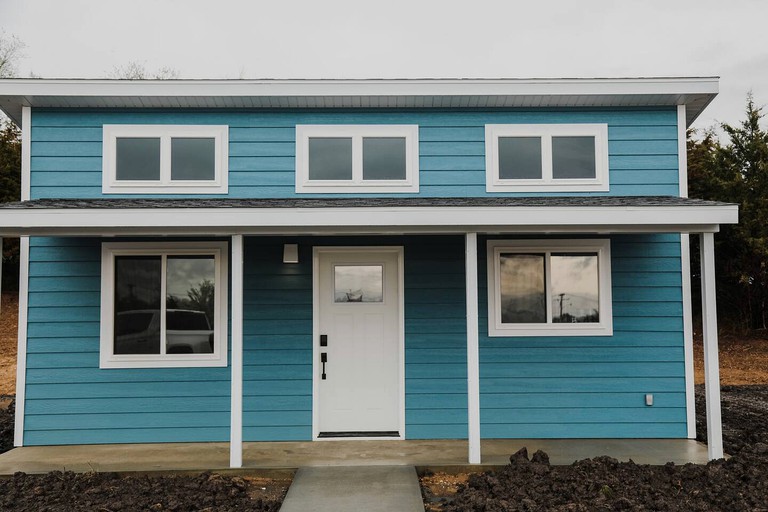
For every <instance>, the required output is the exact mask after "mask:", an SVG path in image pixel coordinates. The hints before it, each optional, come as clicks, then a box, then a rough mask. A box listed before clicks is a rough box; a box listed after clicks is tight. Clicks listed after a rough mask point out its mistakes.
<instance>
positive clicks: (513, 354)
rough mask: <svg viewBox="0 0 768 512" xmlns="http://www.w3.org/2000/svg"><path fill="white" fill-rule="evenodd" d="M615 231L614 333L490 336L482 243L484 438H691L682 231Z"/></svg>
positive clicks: (481, 337) (482, 419)
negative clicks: (648, 402)
mask: <svg viewBox="0 0 768 512" xmlns="http://www.w3.org/2000/svg"><path fill="white" fill-rule="evenodd" d="M610 238H611V256H612V261H611V266H612V286H613V289H612V294H613V330H614V333H613V336H573V337H564V336H563V337H559V336H558V337H488V336H487V333H488V329H487V325H488V315H487V286H486V283H487V279H486V265H485V264H484V262H485V241H484V240H483V241H482V242H481V243H480V247H479V249H480V252H481V257H480V258H481V260H480V261H481V264H480V274H481V275H480V283H481V290H480V294H479V296H480V405H481V412H480V419H481V436H482V437H484V438H600V437H608V438H623V437H638V438H681V437H686V435H687V423H686V400H685V355H684V345H683V318H682V294H681V272H680V268H681V267H680V237H679V235H620V236H611V237H610ZM646 394H653V395H654V405H653V406H651V407H649V406H646V405H645V395H646Z"/></svg>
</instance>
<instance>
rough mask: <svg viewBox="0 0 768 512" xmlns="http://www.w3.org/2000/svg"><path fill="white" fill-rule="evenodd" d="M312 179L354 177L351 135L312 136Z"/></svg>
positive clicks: (310, 166) (310, 150) (310, 145)
mask: <svg viewBox="0 0 768 512" xmlns="http://www.w3.org/2000/svg"><path fill="white" fill-rule="evenodd" d="M309 179H310V180H337V181H338V180H347V181H349V180H351V179H352V138H351V137H310V139H309Z"/></svg>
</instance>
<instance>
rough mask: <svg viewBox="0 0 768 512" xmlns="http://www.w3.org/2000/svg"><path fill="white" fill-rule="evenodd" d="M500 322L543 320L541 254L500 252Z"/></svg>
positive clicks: (542, 260)
mask: <svg viewBox="0 0 768 512" xmlns="http://www.w3.org/2000/svg"><path fill="white" fill-rule="evenodd" d="M499 263H500V272H501V321H502V323H542V322H546V321H547V309H546V305H547V303H546V294H545V290H544V255H543V254H503V253H502V254H501V255H500V261H499Z"/></svg>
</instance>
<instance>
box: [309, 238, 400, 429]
mask: <svg viewBox="0 0 768 512" xmlns="http://www.w3.org/2000/svg"><path fill="white" fill-rule="evenodd" d="M401 267H402V249H401V248H399V247H395V248H388V247H384V248H370V249H366V248H345V249H341V248H316V249H315V294H314V296H315V301H316V304H315V314H316V321H315V329H316V332H315V341H314V343H315V348H314V354H315V364H314V370H315V371H314V374H315V390H316V394H315V397H316V401H315V434H316V437H319V438H334V437H341V438H348V437H366V438H370V437H395V438H402V436H403V431H402V429H403V414H404V412H403V409H404V407H403V403H404V398H403V389H402V382H403V378H402V377H403V375H402V371H403V370H402V368H403V354H402V347H403V343H402V336H403V335H402V332H403V312H402V297H401V295H400V294H401V293H402V291H401V290H400V282H401V277H400V276H401V272H402V268H401Z"/></svg>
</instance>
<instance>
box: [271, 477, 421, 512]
mask: <svg viewBox="0 0 768 512" xmlns="http://www.w3.org/2000/svg"><path fill="white" fill-rule="evenodd" d="M307 510H312V511H313V512H359V511H361V510H365V511H366V512H395V511H396V512H424V504H423V503H422V501H421V488H420V487H419V479H418V477H417V476H416V469H415V468H414V467H413V466H326V467H304V468H299V470H298V471H297V472H296V476H295V477H294V479H293V483H292V484H291V487H290V489H288V495H287V496H286V497H285V501H283V506H282V507H281V508H280V512H306V511H307Z"/></svg>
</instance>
